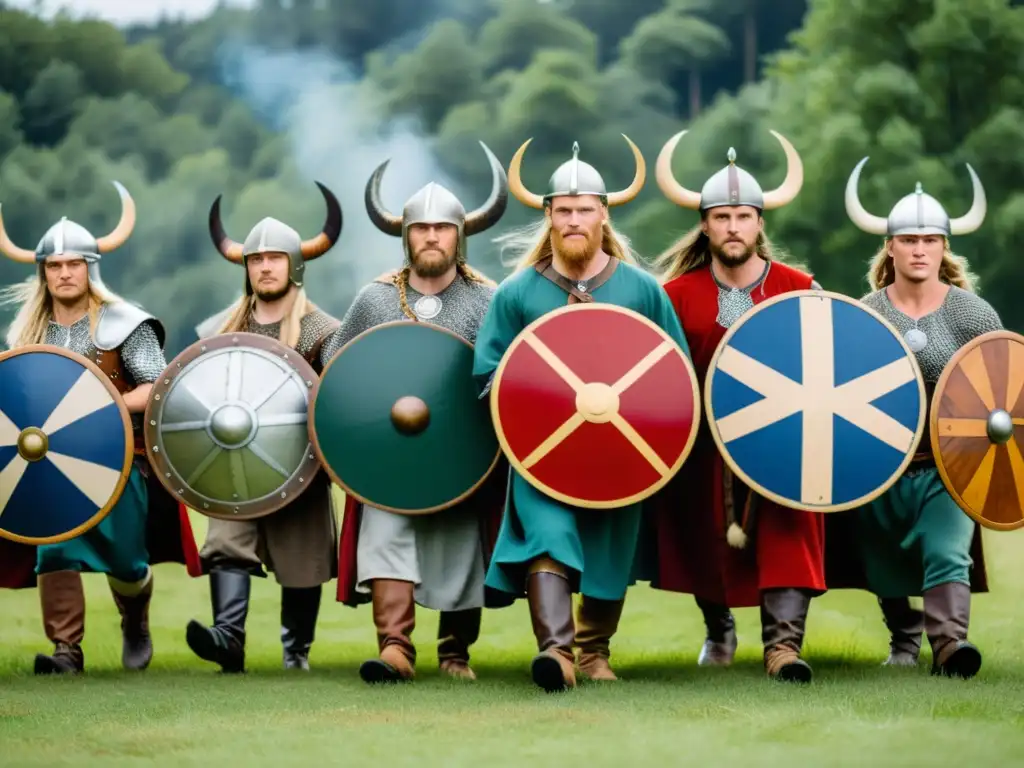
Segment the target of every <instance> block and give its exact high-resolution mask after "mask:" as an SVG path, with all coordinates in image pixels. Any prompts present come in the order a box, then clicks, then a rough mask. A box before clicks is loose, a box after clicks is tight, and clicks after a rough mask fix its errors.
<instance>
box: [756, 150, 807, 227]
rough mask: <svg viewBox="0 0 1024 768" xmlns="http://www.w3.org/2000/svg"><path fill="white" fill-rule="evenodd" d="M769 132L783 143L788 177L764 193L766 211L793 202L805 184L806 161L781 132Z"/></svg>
mask: <svg viewBox="0 0 1024 768" xmlns="http://www.w3.org/2000/svg"><path fill="white" fill-rule="evenodd" d="M769 133H771V135H772V136H774V137H775V138H776V139H778V141H779V144H781V145H782V149H783V151H785V153H786V178H784V179H783V180H782V183H781V184H780V185H779V186H777V187H776V188H775V189H773V190H772V191H771V192H765V193H764V203H763V205H764V210H766V211H770V210H772V209H774V208H781V207H782V206H784V205H786V204H787V203H791V202H792V201H793V198H795V197H796V196H797V195H798V194H799V193H800V188H801V187H802V186H803V185H804V163H803V161H802V160H801V159H800V154H799V153H798V152H797V151H796V149H795V148H794V147H793V145H792V144H790V143H789V140H788V139H787V138H786V137H785V136H783V135H782V134H781V133H778V132H777V131H769Z"/></svg>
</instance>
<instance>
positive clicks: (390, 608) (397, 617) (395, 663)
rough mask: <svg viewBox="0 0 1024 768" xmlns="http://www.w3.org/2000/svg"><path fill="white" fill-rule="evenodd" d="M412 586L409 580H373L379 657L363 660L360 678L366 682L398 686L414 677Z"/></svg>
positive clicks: (372, 590) (414, 650) (413, 586)
mask: <svg viewBox="0 0 1024 768" xmlns="http://www.w3.org/2000/svg"><path fill="white" fill-rule="evenodd" d="M414 592H415V585H414V584H413V583H412V582H411V581H396V580H394V579H374V580H373V581H372V582H371V587H370V594H371V595H372V598H373V623H374V625H376V627H377V647H378V648H380V658H377V659H370V660H369V661H364V662H363V664H362V666H361V667H359V676H360V677H361V678H363V681H364V682H367V683H397V682H404V681H406V680H412V679H413V678H414V677H415V676H416V646H414V645H413V644H412V639H411V638H412V631H413V629H414V628H415V627H416V603H415V599H414Z"/></svg>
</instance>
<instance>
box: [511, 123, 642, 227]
mask: <svg viewBox="0 0 1024 768" xmlns="http://www.w3.org/2000/svg"><path fill="white" fill-rule="evenodd" d="M622 138H624V139H625V140H626V143H627V144H629V148H630V149H632V150H633V160H634V162H635V163H636V173H635V174H634V175H633V181H632V183H631V184H630V185H629V186H628V187H626V188H625V189H623V190H621V191H619V192H611V193H609V192H608V189H607V187H606V185H605V182H604V178H602V176H601V174H600V173H598V172H597V169H596V168H594V166H592V165H590V163H585V162H583V161H582V160H580V158H579V154H580V145H579V142H573V145H572V158H571V159H569V160H566V161H565V162H564V163H562V164H561V165H560V166H558V168H556V169H555V172H554V173H553V174H551V178H550V179H549V180H548V191H547V194H545V195H538V194H536V193H534V192H531V191H530V190H528V189H527V188H526V185H524V184H523V180H522V177H521V175H520V170H519V169H520V166H521V165H522V163H523V155H525V154H526V148H527V147H528V146H529V145H530V142H531V141H533V139H532V138H531V139H527V140H526V141H525V142H523V145H522V146H521V147H519V149H518V150H516V154H515V156H513V158H512V162H511V163H510V164H509V167H508V178H509V182H508V185H509V189H510V190H511V191H512V194H513V195H515V196H516V199H517V200H518V201H519V202H521V203H522V204H523V205H527V206H529V207H530V208H537V209H543V208H545V207H547V206H548V205H550V204H551V198H553V197H563V196H568V197H579V196H581V195H596V196H597V197H599V198H600V199H601V202H602V203H603V204H604V205H606V206H608V207H609V208H611V207H612V206H616V205H624V204H626V203H628V202H630V201H631V200H633V198H635V197H636V196H637V195H638V194H640V190H641V189H643V187H644V181H645V180H646V178H647V164H646V163H645V162H644V156H643V154H642V153H641V152H640V149H639V148H638V147H637V146H636V144H634V143H633V142H632V141H630V138H629V137H628V136H627V135H626V134H622Z"/></svg>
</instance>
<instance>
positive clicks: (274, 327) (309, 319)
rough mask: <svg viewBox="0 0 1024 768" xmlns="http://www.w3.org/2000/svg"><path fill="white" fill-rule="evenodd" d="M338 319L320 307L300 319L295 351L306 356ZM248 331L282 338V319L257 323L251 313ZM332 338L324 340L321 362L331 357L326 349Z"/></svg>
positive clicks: (273, 337)
mask: <svg viewBox="0 0 1024 768" xmlns="http://www.w3.org/2000/svg"><path fill="white" fill-rule="evenodd" d="M336 323H337V321H336V320H335V319H334V318H333V317H331V316H330V315H328V314H327V313H326V312H321V311H320V310H319V309H315V310H313V311H312V312H310V313H309V314H308V315H306V316H305V317H303V318H302V320H301V321H299V341H298V343H297V344H296V345H295V351H296V352H298V353H299V354H300V355H302V356H303V357H305V356H306V355H308V354H309V352H310V350H312V349H313V347H314V346H315V345H316V343H317V341H319V340H320V337H322V336H323V335H324V334H325V333H326V332H327V331H328V330H329V329H330V328H331V326H333V325H335V324H336ZM246 331H248V332H249V333H258V334H259V335H260V336H269V337H270V338H272V339H280V338H281V321H280V320H278V321H277V322H275V323H257V322H256V319H255V318H253V317H252V316H251V315H250V316H249V324H248V325H247V326H246ZM329 342H330V339H328V340H327V341H325V342H324V346H323V348H321V350H320V360H321V363H324V364H326V363H325V361H326V360H329V359H330V358H325V357H324V350H325V349H326V348H327V345H328V343H329Z"/></svg>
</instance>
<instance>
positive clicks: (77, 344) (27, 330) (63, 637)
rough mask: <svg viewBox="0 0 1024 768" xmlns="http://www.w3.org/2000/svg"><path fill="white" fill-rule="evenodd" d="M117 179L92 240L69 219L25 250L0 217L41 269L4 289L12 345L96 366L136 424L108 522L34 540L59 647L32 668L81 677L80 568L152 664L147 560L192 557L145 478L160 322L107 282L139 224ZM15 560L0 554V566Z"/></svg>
mask: <svg viewBox="0 0 1024 768" xmlns="http://www.w3.org/2000/svg"><path fill="white" fill-rule="evenodd" d="M114 185H115V186H116V188H117V191H118V193H119V194H120V196H121V219H120V221H119V222H118V224H117V226H116V227H115V228H114V230H113V231H112V232H111V233H110V234H108V235H106V236H105V237H100V238H96V237H94V236H93V235H92V234H91V233H90V232H89V231H88V230H87V229H85V227H83V226H81V225H80V224H76V223H75V222H73V221H69V220H68V219H67V218H62V219H61V220H60V221H59V222H57V223H56V224H54V225H53V226H52V227H51V228H50V229H49V230H48V231H47V232H46V234H44V235H43V237H42V239H41V240H40V241H39V244H38V245H37V246H36V250H35V251H34V252H33V251H29V250H27V249H23V248H20V247H18V246H17V245H16V244H15V243H14V242H13V241H12V240H11V238H10V237H9V236H8V235H7V232H6V230H5V229H4V226H3V220H2V219H0V251H3V253H4V254H5V255H6V256H8V257H9V258H11V259H13V260H14V261H17V262H20V263H24V264H32V263H35V264H37V265H38V272H37V275H36V276H35V277H33V278H30V279H29V280H27V281H26V282H24V283H22V284H20V285H16V286H14V287H12V288H11V289H8V290H7V291H6V292H5V294H6V295H5V299H6V300H7V301H8V302H10V303H15V304H17V305H19V309H18V312H17V314H16V315H15V317H14V321H13V322H12V323H11V326H10V328H9V329H8V333H7V346H8V347H9V348H11V349H17V348H19V347H24V346H26V345H30V344H49V345H53V346H57V347H63V348H65V349H69V350H71V351H72V352H75V353H77V354H79V355H81V356H83V357H85V358H87V359H89V360H91V361H92V362H94V363H96V365H97V366H99V368H100V370H101V371H103V373H105V374H106V375H107V376H108V377H109V378H110V380H111V383H112V384H113V385H114V387H115V388H116V389H117V391H118V392H119V393H120V394H121V396H122V398H123V399H124V403H125V405H126V406H127V408H128V411H129V413H130V414H131V417H132V425H133V427H134V431H135V457H134V463H133V465H132V469H131V474H130V476H129V479H128V483H127V485H126V486H125V489H124V492H123V493H122V495H121V497H120V499H119V501H118V502H117V504H116V505H114V507H113V508H112V509H111V510H110V512H109V513H108V515H107V516H106V517H105V518H104V519H103V521H102V522H100V523H99V525H97V526H96V527H94V528H92V529H90V530H89V531H87V532H85V533H83V534H81V535H80V536H77V537H75V538H73V539H70V540H68V541H65V542H61V543H58V544H47V545H43V546H39V547H38V548H37V556H36V573H37V574H38V587H39V596H40V602H41V605H42V614H43V626H44V629H45V631H46V635H47V637H48V638H49V639H50V641H51V642H52V643H53V644H54V646H55V650H54V653H53V654H52V655H50V656H47V655H43V654H38V655H37V656H36V660H35V672H36V674H49V673H56V674H63V673H71V674H75V673H78V672H81V671H82V670H83V669H84V662H85V659H84V655H83V653H82V640H83V639H84V637H85V594H84V592H83V589H82V578H81V574H82V573H83V572H91V573H104V574H106V577H107V582H108V585H109V587H110V590H111V593H112V595H113V598H114V602H115V604H116V605H117V608H118V611H119V612H120V614H121V628H122V635H123V649H122V664H123V665H124V667H125V668H126V669H134V670H141V669H145V668H146V667H147V666H149V663H150V660H151V659H152V656H153V644H152V639H151V637H150V632H149V603H150V598H151V597H152V594H153V571H152V568H151V567H150V563H158V562H165V561H176V562H184V563H186V564H189V555H191V556H192V558H193V559H194V555H195V543H194V542H193V541H192V536H191V529H190V528H189V526H188V518H187V515H185V513H184V510H179V507H178V505H177V504H176V503H175V502H173V501H172V500H170V497H169V496H167V495H166V494H164V493H161V490H160V489H159V485H158V483H156V482H149V479H150V478H151V477H152V475H151V470H150V467H149V462H148V461H147V459H146V452H145V443H144V441H143V438H142V415H143V413H144V412H145V409H146V405H147V402H148V400H149V393H150V390H151V389H152V385H153V382H154V381H156V379H157V378H158V377H159V376H160V374H161V373H163V371H164V369H165V368H166V367H167V361H166V359H165V358H164V352H163V343H164V335H165V334H164V328H163V325H162V324H161V323H160V321H159V320H157V319H156V318H155V317H153V316H152V315H150V314H148V313H147V312H145V311H143V310H142V309H139V308H138V307H137V306H135V305H133V304H130V303H128V302H126V301H125V300H123V299H121V298H120V297H118V296H116V295H115V294H114V293H113V292H112V291H110V289H108V288H107V287H106V285H105V284H104V283H103V280H102V279H101V278H100V260H101V255H102V254H104V253H109V252H110V251H113V250H114V249H116V248H118V247H120V246H121V245H122V244H123V243H124V242H125V240H127V239H128V236H129V235H130V234H131V232H132V229H133V228H134V226H135V204H134V202H133V201H132V198H131V196H130V195H129V194H128V191H127V190H126V189H125V188H124V187H123V186H121V185H120V184H119V183H117V182H114ZM165 502H167V503H165ZM182 515H184V518H183V519H182ZM161 518H167V519H161ZM168 534H170V535H168ZM8 565H9V564H8V562H6V560H5V562H3V563H0V569H3V568H6V567H7V566H8ZM195 565H197V564H195ZM190 570H191V569H190ZM0 581H2V577H0Z"/></svg>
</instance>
